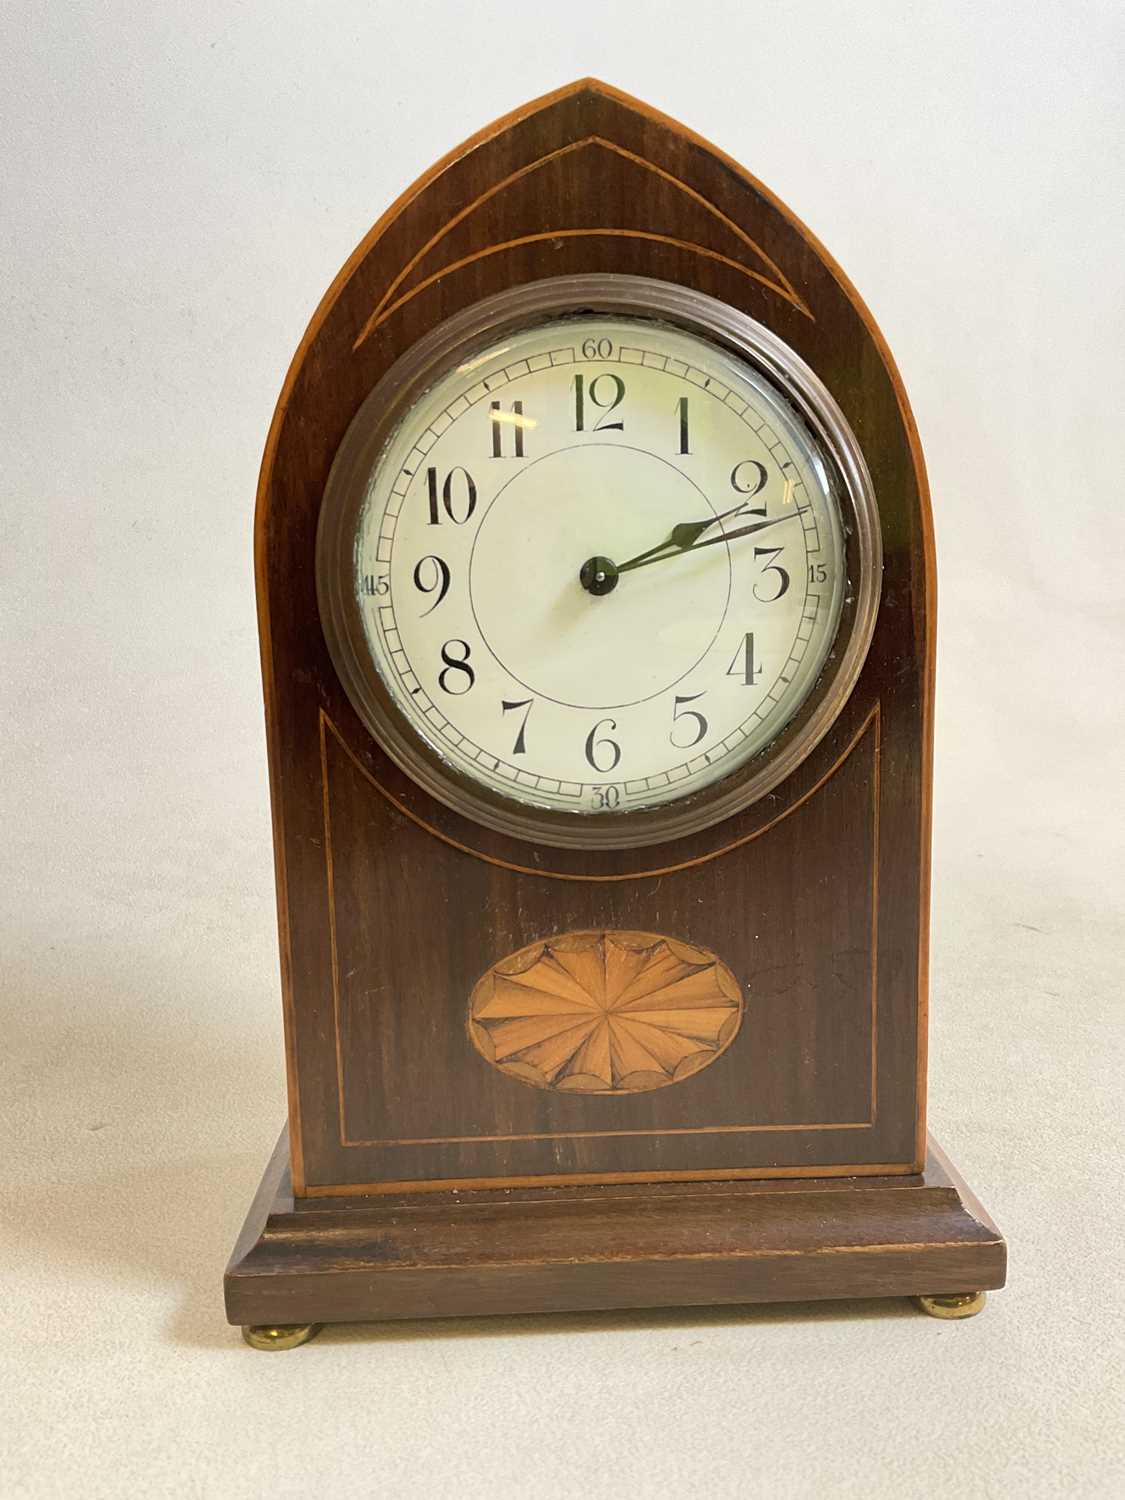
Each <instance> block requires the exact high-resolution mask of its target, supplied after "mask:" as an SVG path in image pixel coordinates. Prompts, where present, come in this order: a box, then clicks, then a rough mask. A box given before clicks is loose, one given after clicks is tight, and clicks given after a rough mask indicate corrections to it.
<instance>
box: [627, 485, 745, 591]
mask: <svg viewBox="0 0 1125 1500" xmlns="http://www.w3.org/2000/svg"><path fill="white" fill-rule="evenodd" d="M745 506H746V501H745V500H743V501H742V502H741V503H740V504H738V505H732V506H731V508H730V510H724V511H721V512H720V513H719V515H717V516H708V517H707V519H706V520H705V521H681V522H680V523H679V525H678V526H673V527H672V530H671V533H670V535H669V537H668V540H667V541H665V542H658V543H657V545H656V546H655V547H650V548H649V549H648V551H647V552H638V553H637V555H636V557H631V558H629V560H628V562H623V563H619V564H618V567H617V571H618V572H619V573H623V572H624V571H625V569H626V568H635V567H639V566H640V565H641V563H642V562H644V561H645V560H646V558H650V557H652V558H655V556H656V554H657V553H658V552H665V551H667V550H668V548H669V547H673V548H675V549H676V551H677V552H683V551H684V550H685V548H687V547H691V546H694V544H695V542H696V541H697V540H698V539H699V537H701V536H702V535H703V533H704V532H705V531H706V530H707V528H708V527H709V526H717V525H718V524H719V522H720V521H725V520H726V519H727V518H728V517H729V516H737V515H738V514H739V512H740V511H741V510H743V509H744V508H745Z"/></svg>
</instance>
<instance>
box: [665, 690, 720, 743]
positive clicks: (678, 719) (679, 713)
mask: <svg viewBox="0 0 1125 1500" xmlns="http://www.w3.org/2000/svg"><path fill="white" fill-rule="evenodd" d="M702 697H703V694H702V693H688V694H686V695H684V694H680V693H677V694H676V701H675V703H674V704H673V705H672V729H671V730H670V731H669V733H668V739H669V742H670V743H671V744H673V745H675V747H676V749H677V750H690V749H691V748H692V747H693V746H694V745H698V744H699V742H700V740H701V739H702V738H703V737H704V735H705V734H706V733H707V730H708V728H709V727H710V726H709V725H708V723H707V720H706V719H705V718H704V717H703V715H702V714H701V713H700V712H699V710H698V709H697V708H684V707H683V705H684V704H685V703H694V702H695V700H696V699H697V698H702ZM685 719H694V720H695V732H694V734H692V730H691V727H690V726H689V725H686V724H684V726H683V727H684V728H685V729H687V731H688V733H689V734H691V736H692V737H691V739H689V740H683V739H679V740H678V739H677V738H676V725H677V724H683V721H684V720H685Z"/></svg>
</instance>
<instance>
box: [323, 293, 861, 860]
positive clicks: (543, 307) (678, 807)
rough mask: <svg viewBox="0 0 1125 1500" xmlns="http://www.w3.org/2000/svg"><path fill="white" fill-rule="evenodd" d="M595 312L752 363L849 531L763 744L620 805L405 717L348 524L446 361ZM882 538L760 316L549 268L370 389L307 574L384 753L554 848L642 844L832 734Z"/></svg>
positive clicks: (708, 816) (463, 320)
mask: <svg viewBox="0 0 1125 1500" xmlns="http://www.w3.org/2000/svg"><path fill="white" fill-rule="evenodd" d="M591 312H593V313H597V312H601V313H606V314H617V315H624V316H629V317H636V318H647V319H649V320H652V321H658V322H663V323H671V324H674V325H676V326H677V327H680V328H683V329H685V330H687V331H689V332H692V333H695V334H696V335H697V336H701V337H703V338H706V339H708V340H709V341H710V342H712V343H715V344H717V345H719V346H720V347H721V348H723V349H725V350H726V351H727V352H728V353H730V354H733V355H735V356H736V357H738V358H740V359H742V360H744V361H745V362H747V363H749V364H751V365H753V366H754V367H755V368H756V369H757V370H759V371H760V372H762V373H763V374H764V375H765V376H766V377H767V378H768V379H769V380H770V381H771V383H772V384H773V386H774V388H775V390H776V391H777V392H778V394H779V395H780V396H781V397H782V399H784V400H785V401H787V402H788V404H789V405H790V407H791V408H792V409H793V410H795V411H796V412H797V413H798V414H799V415H800V417H801V419H802V420H803V422H804V424H805V425H806V426H807V427H808V428H809V430H810V431H811V433H812V434H813V436H814V438H815V439H816V441H817V445H818V447H819V449H820V452H821V456H822V457H823V458H824V460H825V466H826V469H827V471H828V473H829V475H830V478H831V480H832V484H833V491H834V496H835V499H836V500H837V502H838V504H839V507H840V513H841V518H842V522H843V527H844V534H845V554H846V564H847V587H846V588H845V591H844V606H843V611H842V613H841V616H840V621H839V624H838V627H837V632H836V637H835V639H834V642H833V644H832V646H831V648H830V650H829V653H828V656H827V658H826V661H825V665H824V668H823V670H822V672H821V674H820V677H819V678H818V679H817V681H816V683H815V684H814V686H813V688H812V690H811V692H810V693H809V694H808V696H807V697H806V699H805V700H804V702H803V703H802V704H801V706H800V708H799V709H798V710H797V712H796V714H795V715H794V716H793V718H792V719H790V721H789V722H788V723H787V724H786V725H785V726H784V728H783V729H782V730H781V732H780V733H779V734H778V736H777V737H776V738H775V739H774V740H773V741H771V743H770V744H769V745H768V746H766V747H765V748H764V749H763V750H761V751H759V752H758V753H757V754H756V755H755V756H753V757H752V758H751V759H750V760H748V761H746V762H744V763H743V765H741V766H739V767H738V768H737V769H736V770H734V771H732V772H731V773H730V774H729V775H728V776H726V777H724V778H723V779H722V780H720V781H717V782H715V783H713V784H712V785H710V786H707V787H704V788H702V789H700V790H699V791H697V792H695V793H692V794H689V795H687V796H685V797H684V798H683V799H682V800H680V801H676V802H670V803H662V804H658V805H657V806H654V807H651V808H639V809H633V810H631V811H628V812H604V813H598V812H590V813H571V812H563V811H558V812H556V811H553V810H550V809H544V808H536V807H529V806H526V805H525V804H522V803H520V802H517V801H516V800H515V799H510V798H507V797H504V796H502V795H501V794H500V793H498V792H494V791H492V790H491V789H490V788H487V787H484V786H482V785H481V784H480V783H478V782H475V781H473V780H472V779H471V778H470V777H468V776H467V775H465V774H464V773H463V772H461V771H460V770H459V768H457V767H456V766H454V765H452V764H451V763H450V762H448V761H446V760H444V759H443V758H442V757H441V755H440V754H439V753H438V752H436V751H435V750H434V749H433V748H432V747H431V746H430V745H429V744H427V743H426V742H425V741H424V740H422V739H421V738H420V737H419V736H418V735H417V733H416V732H415V731H414V730H413V729H412V728H411V726H410V725H409V723H408V721H407V720H406V719H405V718H404V716H403V715H402V714H401V712H400V710H399V709H398V707H397V705H396V704H395V703H394V701H393V699H392V697H391V695H390V693H389V692H388V690H387V688H386V686H385V684H384V682H383V680H382V677H381V675H380V673H379V671H378V668H377V667H376V666H375V663H374V661H373V659H372V657H371V654H370V651H369V648H368V646H367V641H366V634H365V630H364V626H363V621H362V617H361V614H360V607H359V604H358V601H357V600H356V597H355V592H354V587H353V574H354V555H355V554H354V546H355V534H356V526H357V524H358V519H359V514H360V510H361V508H362V505H363V503H364V499H365V496H366V493H367V486H368V483H369V480H370V476H371V474H372V472H373V470H374V468H375V466H376V465H377V464H378V462H379V459H380V456H381V454H382V453H383V451H384V449H385V448H386V446H387V444H388V443H389V441H390V439H391V437H392V435H393V434H394V433H395V431H396V430H397V428H398V427H399V425H400V423H401V422H402V421H403V420H404V419H405V417H406V416H407V414H408V413H409V411H410V409H411V407H412V406H413V405H414V403H415V402H416V401H417V400H418V398H419V397H420V396H421V395H422V393H423V392H424V391H425V390H426V389H428V388H429V386H431V385H432V384H433V383H434V382H435V380H436V379H437V378H439V376H440V375H441V374H443V373H444V372H445V371H446V370H447V369H448V368H449V367H450V366H451V365H453V364H456V363H461V362H463V361H464V360H465V359H466V357H468V356H470V355H471V354H472V353H473V352H474V351H475V350H479V349H480V348H482V347H486V346H487V345H488V344H489V343H491V342H493V341H494V340H495V339H497V338H502V337H503V336H504V334H505V333H507V332H510V331H512V330H513V329H515V328H517V327H519V328H522V327H527V326H528V325H531V324H534V323H536V322H543V321H547V320H549V319H553V318H558V317H561V316H566V315H568V314H570V315H576V314H580V313H591ZM881 575H882V539H881V534H880V526H879V513H878V507H877V505H876V501H875V494H874V489H873V486H872V483H871V478H870V474H869V473H868V469H867V465H866V463H865V461H864V458H863V454H862V451H861V449H860V447H859V444H858V442H857V441H856V438H855V436H854V435H853V433H852V431H851V428H850V427H849V426H848V423H847V421H846V420H845V418H844V415H843V413H842V412H841V411H840V408H839V407H838V405H837V404H836V402H835V400H834V399H833V397H832V396H831V394H830V393H829V391H828V389H827V388H826V387H825V385H824V384H823V382H822V381H821V380H820V379H819V377H818V376H817V375H816V374H815V373H814V372H813V371H812V370H811V369H810V368H809V367H808V365H806V364H805V362H804V361H803V360H802V359H801V358H800V357H799V356H798V355H796V354H795V353H794V352H793V351H792V350H791V349H790V348H789V347H788V346H787V345H786V344H785V343H783V342H782V340H781V339H779V338H778V337H777V336H776V335H775V334H773V333H771V332H770V330H769V329H767V328H765V327H763V325H762V324H760V323H757V322H755V321H754V319H752V318H750V317H748V316H747V315H746V314H745V313H742V312H740V311H738V309H736V308H733V307H730V306H729V305H727V304H726V303H723V302H719V301H717V300H716V299H715V298H713V297H709V296H707V295H705V294H704V293H702V292H697V291H694V290H692V289H691V288H688V287H682V286H677V285H674V284H672V283H669V282H663V281H655V280H652V279H650V278H648V277H642V276H629V275H623V274H600V275H582V276H564V277H555V278H552V279H550V280H545V281H537V282H531V283H529V284H527V285H525V286H519V287H513V288H511V289H509V290H507V291H504V292H500V293H498V294H496V295H495V296H492V297H489V298H486V299H485V300H484V301H481V302H478V303H475V304H474V305H473V306H472V307H469V308H466V309H464V310H463V311H462V312H460V313H458V314H457V315H455V316H454V317H452V318H450V319H449V320H448V321H447V322H445V323H443V324H441V325H440V326H439V327H438V328H436V329H434V330H433V331H432V332H431V333H429V334H427V335H426V336H424V337H423V338H421V339H420V340H419V341H418V342H417V343H416V344H415V345H413V347H412V348H410V349H409V350H408V351H407V353H406V354H404V355H403V356H402V357H401V358H400V359H399V360H398V361H397V362H396V363H395V364H394V365H393V366H392V368H391V369H390V370H389V371H388V372H387V374H386V375H385V376H384V377H383V379H382V380H380V381H379V383H378V384H377V385H376V386H375V388H374V390H372V391H371V393H370V395H369V396H368V397H367V398H366V400H365V401H364V403H363V405H362V406H361V407H360V409H359V411H358V412H357V413H356V416H355V418H354V419H353V421H352V423H351V425H350V426H349V428H348V431H347V433H346V434H345V437H344V440H343V442H342V443H341V445H340V448H339V451H338V453H337V455H336V458H335V461H334V462H333V465H332V469H331V472H330V474H329V477H328V483H327V485H326V486H325V491H324V499H323V503H322V506H321V512H320V520H319V525H318V530H317V545H316V586H317V598H318V603H319V608H320V617H321V622H322V625H323V629H324V634H325V639H326V641H327V644H328V649H329V653H330V655H331V657H332V661H333V664H334V666H335V668H336V671H337V673H338V674H339V677H340V681H341V683H342V685H343V687H344V690H345V692H346V693H347V696H348V698H349V700H350V702H351V704H352V706H353V708H354V709H355V711H356V713H357V714H358V715H359V717H360V719H361V720H362V722H363V724H364V725H365V727H366V728H367V729H368V731H369V732H370V733H371V734H372V735H373V737H374V738H375V740H376V741H377V742H378V743H379V745H380V746H381V747H382V748H383V749H384V750H385V751H386V753H387V754H388V755H389V756H390V758H391V759H392V760H393V761H394V762H395V763H396V765H398V766H399V767H400V769H401V770H403V771H404V772H405V773H406V774H407V775H408V776H410V777H411V778H412V779H413V780H414V781H415V782H417V783H418V785H419V786H421V787H422V788H423V789H424V790H425V791H426V792H428V793H429V794H430V795H431V796H433V797H435V798H437V800H438V801H440V802H442V803H444V804H445V805H446V806H447V807H450V808H452V809H453V811H455V812H457V813H460V814H461V815H463V816H465V817H468V818H471V819H474V820H475V821H477V822H479V823H483V824H484V825H485V826H487V827H489V828H492V829H495V830H497V831H499V832H501V833H504V834H507V835H508V836H510V837H513V838H518V839H523V840H525V841H529V842H533V843H541V844H547V845H553V846H556V847H560V848H578V849H582V848H586V849H614V848H639V847H643V846H645V845H652V844H659V843H665V842H667V841H668V840H670V839H675V838H681V837H684V836H686V835H688V834H691V833H696V832H698V831H700V830H701V829H704V828H708V827H710V826H712V825H713V824H715V823H718V822H721V821H722V820H723V819H724V818H727V817H729V816H731V815H732V814H733V813H736V812H739V811H741V810H742V809H743V808H745V807H748V806H749V805H750V804H751V803H753V802H755V801H757V800H758V799H759V798H760V797H762V796H764V795H765V794H766V793H767V792H769V791H771V790H772V789H773V788H774V787H776V786H777V785H778V784H779V783H780V782H781V781H783V780H784V779H785V778H786V777H787V776H789V775H790V774H791V772H793V771H794V770H796V768H797V767H798V766H799V765H800V764H801V762H802V761H803V760H804V759H805V758H806V756H808V755H809V754H810V753H811V752H812V750H813V749H814V748H815V747H816V745H817V744H819V742H820V741H821V739H823V737H824V735H825V734H826V733H827V732H828V730H829V728H830V727H831V725H832V723H833V722H834V721H835V719H836V718H837V716H838V715H839V713H840V710H841V709H842V708H843V706H844V703H845V702H846V700H847V698H848V695H849V694H850V693H851V691H852V688H853V687H854V686H855V683H856V680H857V678H858V677H859V674H860V671H861V669H862V667H863V663H864V660H865V658H866V656H867V651H868V648H869V646H870V644H871V637H872V634H873V631H874V628H875V618H876V615H877V613H878V608H879V595H880V583H881Z"/></svg>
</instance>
